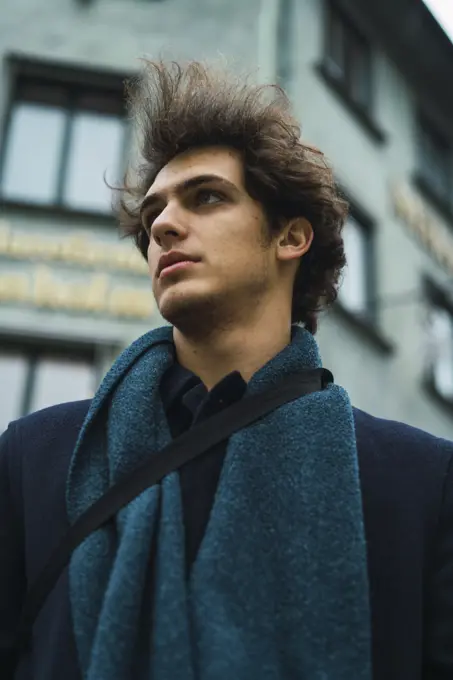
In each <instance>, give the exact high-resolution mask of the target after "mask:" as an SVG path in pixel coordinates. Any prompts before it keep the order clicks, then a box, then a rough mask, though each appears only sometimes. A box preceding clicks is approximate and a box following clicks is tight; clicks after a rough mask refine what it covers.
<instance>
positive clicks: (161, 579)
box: [0, 63, 453, 680]
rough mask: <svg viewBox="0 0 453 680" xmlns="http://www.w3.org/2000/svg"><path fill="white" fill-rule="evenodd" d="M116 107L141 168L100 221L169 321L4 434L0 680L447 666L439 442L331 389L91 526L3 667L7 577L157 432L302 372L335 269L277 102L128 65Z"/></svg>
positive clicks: (448, 671) (331, 225) (315, 179)
mask: <svg viewBox="0 0 453 680" xmlns="http://www.w3.org/2000/svg"><path fill="white" fill-rule="evenodd" d="M132 103H133V108H134V112H135V116H136V118H137V121H138V123H139V124H140V128H139V129H140V133H141V153H142V156H143V159H142V163H141V165H140V167H139V168H138V170H137V171H136V172H135V173H134V175H133V179H129V181H128V183H127V185H126V186H125V187H124V188H123V190H122V195H121V201H120V222H121V225H122V229H123V231H124V233H126V234H129V235H132V236H133V237H134V238H135V241H136V243H137V246H138V247H139V249H140V251H141V252H142V254H143V255H144V257H146V258H147V260H148V262H149V269H150V275H151V280H152V285H153V291H154V295H155V298H156V301H157V304H158V307H159V310H160V312H161V314H162V316H163V317H164V318H165V319H166V320H167V321H168V322H169V323H170V326H168V327H165V328H162V329H158V330H156V331H152V332H151V333H149V334H147V335H146V336H144V337H143V338H140V339H139V340H138V341H137V342H136V343H134V344H133V345H132V346H131V347H129V348H128V349H127V350H126V351H125V352H124V353H123V354H122V355H121V357H120V358H119V359H118V360H117V362H116V363H115V364H114V366H113V367H112V369H111V371H110V373H109V374H108V375H107V376H106V378H105V379H104V381H103V383H102V385H101V387H100V389H99V391H98V393H97V394H96V396H95V398H94V400H93V401H92V402H91V403H90V402H88V401H86V402H77V403H70V404H63V405H60V406H56V407H52V408H48V409H46V410H44V411H41V412H39V413H35V414H33V415H30V416H27V417H26V418H22V419H21V420H19V421H17V422H15V423H12V424H11V425H10V427H9V428H8V430H7V431H6V433H5V434H4V435H3V436H2V438H1V444H0V449H1V454H0V461H1V468H0V481H1V492H0V504H1V507H0V513H1V514H0V530H1V543H0V642H1V648H2V650H3V651H2V652H1V653H2V654H3V656H2V660H3V666H1V667H2V668H4V669H7V664H8V663H9V670H5V671H4V672H3V673H2V675H1V677H2V678H5V680H6V679H7V678H15V679H16V680H32V678H33V680H61V678H65V680H75V679H76V678H77V679H84V680H129V679H131V678H138V679H141V678H154V679H156V680H178V679H179V678H181V679H184V680H192V679H193V680H195V679H196V678H200V679H201V680H224V679H225V680H226V678H237V679H238V680H254V679H258V678H259V679H260V680H267V679H269V680H270V679H272V680H274V679H275V680H277V679H278V680H280V679H281V680H287V679H288V680H290V679H291V680H293V679H296V678H297V679H299V678H300V679H301V680H302V679H303V680H321V679H325V680H352V679H354V680H371V678H374V680H446V679H447V678H448V679H451V678H453V468H452V459H453V445H452V444H451V443H449V442H447V441H444V440H440V439H437V438H435V437H432V436H430V435H428V434H426V433H424V432H421V431H419V430H416V429H414V428H411V427H408V426H406V425H403V424H399V423H394V422H389V421H383V420H379V419H376V418H373V417H372V416H370V415H367V414H365V413H363V412H361V411H358V410H357V409H353V408H352V407H351V404H350V401H349V399H348V396H347V394H346V392H345V391H344V390H343V389H342V388H340V387H338V386H336V385H333V384H330V385H328V386H326V387H325V388H324V389H319V390H317V391H315V392H312V393H310V394H307V395H304V396H300V397H298V398H296V399H293V400H292V401H289V402H288V403H286V404H284V405H282V406H280V407H279V408H277V409H275V410H274V411H272V412H270V413H269V414H267V415H266V416H264V417H262V418H260V419H259V420H257V421H256V422H253V423H252V424H249V425H247V426H245V427H244V428H242V429H240V430H239V431H237V432H236V433H234V434H233V435H232V436H231V437H230V438H229V439H228V441H221V442H218V443H217V444H216V445H215V446H213V447H212V448H211V449H210V450H208V451H207V452H206V453H204V454H203V455H200V456H198V457H197V458H195V459H194V460H192V461H191V462H189V463H186V464H185V465H183V466H182V467H181V468H180V469H179V470H178V471H175V472H172V473H170V474H168V475H167V476H165V477H164V478H163V480H162V482H161V483H160V484H155V485H153V486H152V487H150V488H148V489H146V490H145V491H143V493H141V494H140V495H139V496H138V497H136V498H135V499H134V500H132V501H131V502H130V503H128V504H127V505H126V506H125V507H124V508H123V509H122V510H121V511H120V512H118V514H117V515H116V516H115V518H114V519H113V520H111V521H109V522H107V523H105V524H103V525H102V527H101V528H99V529H97V530H96V531H94V532H92V533H91V534H90V535H89V536H88V538H86V540H84V541H83V542H82V544H81V545H79V546H78V547H77V548H76V549H75V550H74V551H73V553H72V556H71V559H70V563H69V566H68V567H67V568H64V569H63V570H62V572H61V575H60V577H59V580H58V582H57V583H56V585H55V587H54V588H53V589H52V591H51V593H50V594H49V596H48V597H47V599H46V601H45V603H44V606H43V608H42V610H41V611H40V613H39V615H38V617H37V619H36V621H35V624H34V626H33V637H32V641H31V644H30V645H29V647H28V648H27V649H26V650H25V651H23V653H22V655H21V657H20V659H19V661H18V663H17V664H15V668H14V669H13V668H12V666H13V664H11V662H10V661H8V659H10V658H11V657H10V656H8V650H9V649H11V645H12V642H13V639H14V634H15V631H16V627H17V625H18V621H19V615H20V611H21V608H22V606H23V603H24V598H25V594H26V591H27V588H28V587H30V584H32V583H33V582H35V580H36V578H37V577H38V576H39V574H40V573H41V572H42V570H43V568H44V566H45V564H46V563H47V562H48V560H49V558H50V555H51V554H52V551H53V550H54V549H55V547H56V546H57V545H58V544H59V543H60V542H61V540H62V538H63V536H64V535H65V533H66V532H67V530H68V527H69V526H70V525H73V524H74V522H75V521H76V520H77V518H79V517H80V516H81V515H82V514H83V512H84V511H85V510H86V509H87V508H89V507H90V506H91V505H92V504H93V503H94V502H95V501H96V500H97V499H98V498H100V497H102V495H103V494H104V493H105V492H106V491H107V490H108V489H109V488H110V487H111V486H112V485H114V484H115V483H117V482H118V481H119V480H121V479H124V478H125V477H126V476H127V474H128V473H130V472H131V471H132V470H134V469H135V468H137V467H138V466H139V465H140V464H142V463H143V462H144V461H146V460H147V459H149V458H150V456H152V454H154V453H155V452H157V451H159V450H160V449H162V448H163V447H164V446H166V445H167V444H168V442H169V441H170V440H171V438H172V437H177V436H178V435H180V434H181V433H183V432H184V431H186V430H189V429H190V428H192V426H194V425H197V424H198V423H200V422H202V421H203V420H206V419H208V418H209V417H211V416H213V414H217V413H218V412H221V411H222V409H225V408H228V406H229V405H231V404H232V403H235V402H238V401H239V402H240V401H241V400H246V399H247V398H248V397H249V395H259V394H266V392H267V391H268V390H270V389H271V388H272V387H273V386H275V385H276V384H282V383H285V381H288V380H289V377H290V376H292V375H295V374H299V373H300V374H301V375H303V374H304V372H306V371H310V370H312V369H316V368H319V366H320V359H319V355H318V350H317V347H316V343H315V340H314V337H313V336H314V333H315V331H316V314H317V312H318V311H319V310H320V309H321V308H322V307H323V306H325V305H327V304H329V303H330V302H332V301H333V300H334V299H335V295H336V286H337V281H338V277H339V274H340V272H341V270H342V267H343V266H344V253H343V246H342V238H341V230H342V226H343V223H344V220H345V216H346V206H345V204H344V202H343V201H342V199H341V197H340V196H339V195H338V194H337V192H336V189H335V185H334V181H333V176H332V173H331V171H330V170H329V168H328V167H327V165H326V164H325V162H324V160H323V157H322V155H321V154H320V153H319V152H317V151H315V150H313V149H311V148H309V147H307V146H305V145H304V144H303V143H302V142H301V141H300V130H299V127H298V126H297V123H296V121H295V120H294V119H293V118H292V116H291V114H290V112H289V110H288V105H287V101H286V99H285V97H284V96H283V94H282V93H281V92H279V91H278V89H272V88H259V87H256V86H253V85H251V84H247V83H244V82H243V81H242V82H239V81H236V80H235V79H234V78H233V77H230V78H229V79H228V78H226V77H224V76H219V75H218V74H216V73H215V72H213V71H210V70H208V69H206V68H205V67H203V66H202V65H200V64H197V63H192V64H190V65H188V66H187V67H181V66H178V65H175V64H173V65H169V66H166V65H165V64H161V63H157V64H155V63H148V64H147V66H146V70H145V74H144V77H143V78H142V79H141V81H140V82H139V84H138V87H135V88H134V93H133V96H132ZM244 403H245V402H244Z"/></svg>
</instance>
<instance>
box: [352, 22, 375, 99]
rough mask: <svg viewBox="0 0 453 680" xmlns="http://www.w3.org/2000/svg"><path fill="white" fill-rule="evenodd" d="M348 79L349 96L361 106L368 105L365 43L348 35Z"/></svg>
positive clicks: (366, 51) (369, 68) (369, 87)
mask: <svg viewBox="0 0 453 680" xmlns="http://www.w3.org/2000/svg"><path fill="white" fill-rule="evenodd" d="M348 59H349V69H348V81H349V91H350V94H351V97H352V98H353V99H354V101H356V102H357V103H358V104H360V105H361V106H363V108H365V109H368V108H369V107H370V93H371V64H370V55H369V51H368V48H367V46H366V44H365V43H364V42H363V41H362V40H360V38H359V37H358V36H352V35H351V36H350V42H349V45H348Z"/></svg>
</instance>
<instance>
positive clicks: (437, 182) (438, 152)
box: [420, 128, 451, 196]
mask: <svg viewBox="0 0 453 680" xmlns="http://www.w3.org/2000/svg"><path fill="white" fill-rule="evenodd" d="M420 145H421V149H420V150H421V159H420V160H421V171H422V174H423V176H424V177H426V179H427V180H428V182H429V184H430V185H431V186H432V188H433V189H434V190H435V191H436V192H437V193H438V194H439V195H440V196H449V194H450V182H451V169H450V149H449V147H448V144H447V142H446V141H445V140H443V139H442V138H441V136H440V135H436V133H435V131H434V130H430V129H429V128H423V129H422V130H421V131H420Z"/></svg>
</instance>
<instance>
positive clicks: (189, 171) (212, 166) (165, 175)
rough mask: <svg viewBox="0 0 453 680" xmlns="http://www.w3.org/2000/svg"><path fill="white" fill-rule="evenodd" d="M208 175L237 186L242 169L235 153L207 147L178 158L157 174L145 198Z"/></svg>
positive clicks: (239, 182) (221, 148) (231, 150)
mask: <svg viewBox="0 0 453 680" xmlns="http://www.w3.org/2000/svg"><path fill="white" fill-rule="evenodd" d="M208 175H212V176H216V177H219V178H221V179H225V180H227V181H229V182H232V183H233V184H236V185H237V186H241V185H242V179H243V177H242V175H243V169H242V159H241V156H240V154H239V152H238V151H236V150H235V149H230V148H226V147H207V148H203V149H197V150H195V151H188V152H186V153H183V154H180V155H179V156H176V157H175V158H173V159H172V160H171V161H170V162H169V163H167V165H165V166H164V167H163V168H162V170H160V171H159V172H158V174H157V175H156V178H155V180H154V182H153V184H152V185H151V186H150V188H149V190H148V192H147V194H146V195H147V196H148V195H149V194H160V193H162V192H165V191H171V189H172V188H173V187H175V186H179V185H181V184H183V183H184V182H186V181H188V180H191V179H192V178H194V177H198V176H208Z"/></svg>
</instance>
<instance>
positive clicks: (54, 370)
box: [30, 357, 94, 411]
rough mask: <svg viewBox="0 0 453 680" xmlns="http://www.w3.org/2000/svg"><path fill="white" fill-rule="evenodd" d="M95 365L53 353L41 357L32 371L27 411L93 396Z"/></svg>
mask: <svg viewBox="0 0 453 680" xmlns="http://www.w3.org/2000/svg"><path fill="white" fill-rule="evenodd" d="M93 388H94V368H93V366H92V365H91V364H90V363H88V362H85V361H75V360H69V359H60V358H52V357H43V358H42V359H40V361H39V363H38V365H37V367H36V374H35V382H34V390H33V394H32V396H31V402H30V411H37V410H38V409H41V408H45V407H46V406H52V405H53V404H60V403H63V402H65V401H76V400H78V399H89V398H91V397H92V396H93Z"/></svg>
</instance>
